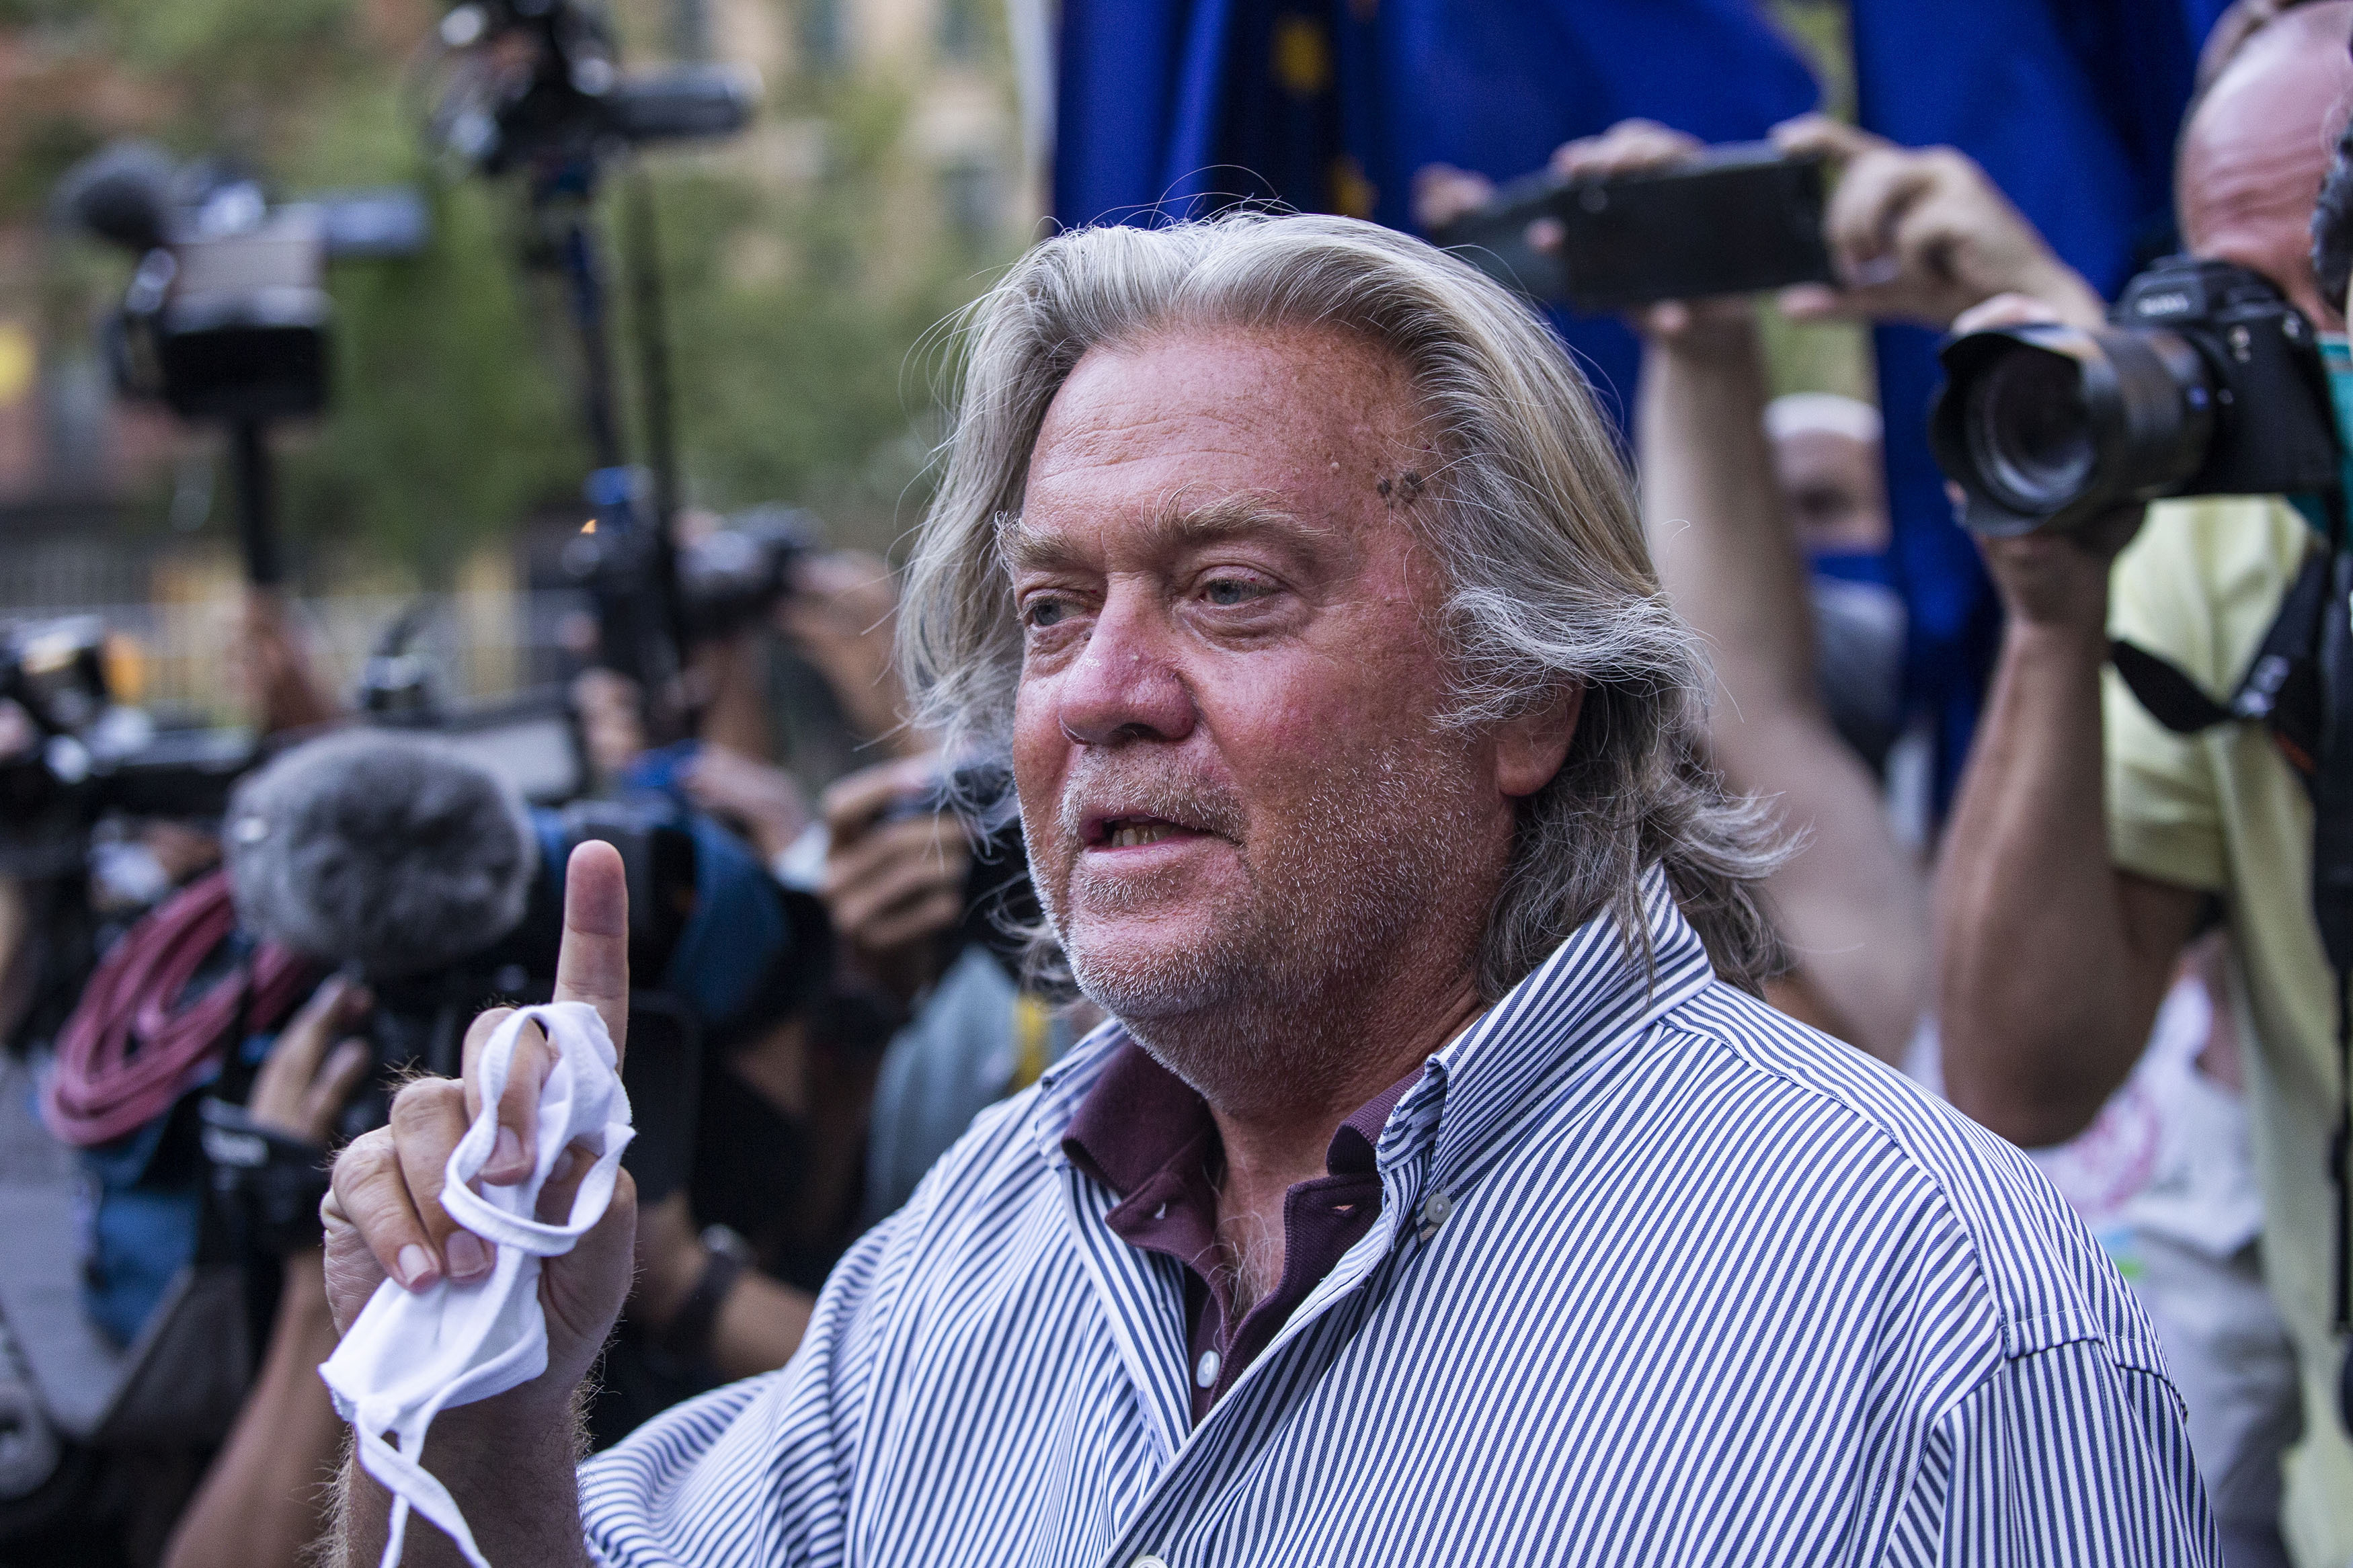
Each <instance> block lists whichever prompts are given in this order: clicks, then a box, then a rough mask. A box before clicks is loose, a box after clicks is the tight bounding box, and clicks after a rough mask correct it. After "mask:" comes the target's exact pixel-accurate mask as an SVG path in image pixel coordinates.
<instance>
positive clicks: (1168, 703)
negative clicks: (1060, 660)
mask: <svg viewBox="0 0 2353 1568" xmlns="http://www.w3.org/2000/svg"><path fill="white" fill-rule="evenodd" d="M1175 637H1176V631H1175V628H1174V627H1172V626H1169V624H1168V621H1167V617H1166V615H1165V614H1163V613H1161V611H1160V608H1159V606H1158V605H1155V604H1154V603H1153V602H1152V601H1151V598H1150V596H1149V595H1145V594H1142V593H1122V592H1118V591H1114V592H1113V594H1112V595H1110V596H1109V597H1107V598H1106V599H1105V601H1104V603H1103V609H1102V611H1101V613H1099V614H1098V615H1097V616H1096V617H1095V624H1094V626H1093V629H1092V631H1090V632H1089V634H1088V636H1087V644H1086V647H1084V648H1082V650H1081V651H1080V653H1079V657H1078V658H1076V659H1075V660H1073V661H1072V662H1071V664H1070V665H1069V666H1068V667H1067V668H1064V670H1063V671H1062V676H1061V679H1060V680H1059V681H1058V682H1057V683H1056V688H1057V689H1056V692H1055V709H1056V714H1055V716H1056V718H1058V719H1059V720H1060V721H1061V726H1062V732H1063V733H1064V734H1066V735H1068V736H1070V737H1071V739H1072V740H1074V741H1077V742H1081V743H1082V744H1084V745H1090V746H1108V745H1113V744H1116V743H1118V742H1123V741H1176V740H1182V739H1183V738H1184V737H1185V736H1186V735H1187V733H1188V732H1190V731H1191V730H1192V728H1193V719H1194V708H1193V693H1192V690H1191V689H1190V688H1189V687H1188V686H1187V684H1186V682H1185V679H1184V677H1183V675H1182V674H1181V673H1180V672H1179V670H1178V668H1177V666H1176V657H1175V655H1176V647H1175V646H1174V644H1175Z"/></svg>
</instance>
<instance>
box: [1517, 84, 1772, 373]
mask: <svg viewBox="0 0 2353 1568" xmlns="http://www.w3.org/2000/svg"><path fill="white" fill-rule="evenodd" d="M1706 150H1707V148H1706V143H1705V142H1702V141H1700V139H1699V138H1698V137H1696V136H1690V135H1686V134H1684V133H1683V132H1681V131H1675V130H1672V129H1670V128H1669V127H1667V126H1664V125H1662V124H1660V123H1659V122H1658V121H1654V120H1621V121H1619V122H1618V123H1617V124H1615V125H1613V126H1611V127H1610V128H1609V130H1607V131H1605V132H1602V133H1601V134H1600V135H1599V136H1586V137H1581V138H1579V139H1578V140H1577V141H1575V142H1563V143H1562V144H1561V145H1560V146H1559V147H1557V148H1556V149H1554V151H1553V155H1552V171H1553V173H1554V174H1557V175H1559V176H1560V177H1561V178H1562V179H1564V180H1609V179H1618V178H1622V177H1623V176H1625V175H1629V174H1647V173H1649V172H1651V171H1652V170H1656V169H1672V168H1673V167H1674V166H1675V165H1677V164H1679V163H1690V162H1691V161H1692V160H1693V159H1694V158H1696V157H1698V156H1699V155H1700V153H1704V152H1705V151H1706ZM1561 240H1562V233H1561V228H1560V225H1559V224H1558V223H1557V222H1556V221H1555V220H1553V219H1550V218H1539V219H1538V220H1537V221H1536V222H1535V223H1533V224H1531V225H1529V226H1528V243H1530V244H1531V245H1534V246H1535V247H1536V248H1538V249H1540V250H1557V249H1558V248H1560V244H1561ZM1628 319H1629V321H1630V322H1631V324H1632V325H1633V327H1634V330H1635V331H1639V332H1641V334H1642V335H1643V336H1644V337H1646V338H1648V339H1650V340H1651V342H1654V343H1656V344H1657V345H1659V346H1660V347H1662V348H1664V349H1667V350H1670V351H1671V352H1675V353H1685V354H1694V355H1699V356H1702V357H1710V358H1713V357H1717V356H1721V355H1728V354H1735V353H1743V352H1746V351H1748V350H1750V349H1751V348H1753V345H1754V342H1755V333H1754V328H1755V326H1756V321H1757V308H1756V306H1755V305H1754V304H1753V303H1752V302H1751V301H1750V300H1747V299H1746V298H1741V297H1736V296H1726V297H1720V298H1717V299H1712V300H1660V301H1658V302H1657V303H1655V304H1651V305H1646V306H1644V307H1642V308H1641V310H1636V311H1634V312H1632V313H1631V314H1630V317H1629V318H1628Z"/></svg>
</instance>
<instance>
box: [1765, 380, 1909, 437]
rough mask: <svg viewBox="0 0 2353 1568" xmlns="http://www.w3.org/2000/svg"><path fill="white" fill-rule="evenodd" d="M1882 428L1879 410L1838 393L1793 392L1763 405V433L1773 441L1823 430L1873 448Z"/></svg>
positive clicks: (1856, 398) (1858, 399) (1855, 398)
mask: <svg viewBox="0 0 2353 1568" xmlns="http://www.w3.org/2000/svg"><path fill="white" fill-rule="evenodd" d="M1881 428H1882V426H1881V421H1880V417H1879V410H1878V409H1876V408H1874V407H1873V406H1872V405H1870V404H1868V403H1865V402H1864V401H1862V399H1861V398H1859V397H1848V396H1846V395H1843V394H1841V393H1836V392H1792V393H1789V394H1788V395H1786V396H1782V397H1777V398H1775V399H1774V400H1773V401H1772V402H1770V403H1768V404H1767V405H1765V434H1766V435H1767V436H1768V437H1772V438H1773V439H1774V440H1776V441H1780V440H1785V439H1787V438H1788V437H1791V436H1796V435H1799V434H1801V433H1803V432H1805V431H1809V430H1822V431H1827V432H1829V433H1830V434H1831V435H1833V436H1843V437H1846V438H1847V439H1848V440H1850V441H1860V442H1862V443H1863V444H1864V445H1865V446H1873V447H1875V446H1877V445H1878V444H1879V440H1880V435H1881Z"/></svg>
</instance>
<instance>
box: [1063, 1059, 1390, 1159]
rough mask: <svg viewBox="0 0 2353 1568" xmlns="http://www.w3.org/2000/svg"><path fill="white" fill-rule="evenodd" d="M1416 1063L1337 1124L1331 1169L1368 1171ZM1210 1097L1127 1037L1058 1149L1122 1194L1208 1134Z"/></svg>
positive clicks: (1082, 1103)
mask: <svg viewBox="0 0 2353 1568" xmlns="http://www.w3.org/2000/svg"><path fill="white" fill-rule="evenodd" d="M1421 1071H1422V1069H1421V1068H1419V1067H1416V1068H1414V1069H1413V1071H1411V1072H1409V1073H1408V1074H1406V1075H1405V1077H1403V1078H1401V1079H1398V1080H1397V1082H1395V1083H1393V1084H1391V1085H1389V1086H1388V1088H1387V1089H1383V1090H1381V1092H1380V1093H1378V1094H1377V1095H1375V1096H1373V1098H1372V1099H1370V1100H1366V1102H1365V1103H1364V1104H1363V1105H1361V1106H1359V1107H1357V1108H1356V1114H1354V1115H1352V1116H1350V1117H1349V1118H1348V1119H1347V1120H1346V1121H1343V1122H1342V1123H1340V1126H1339V1128H1338V1130H1337V1131H1335V1132H1334V1133H1333V1134H1332V1143H1331V1147H1330V1148H1329V1150H1327V1151H1326V1152H1325V1154H1324V1168H1325V1169H1326V1170H1328V1171H1330V1172H1331V1173H1333V1174H1334V1175H1335V1176H1337V1175H1365V1176H1369V1175H1371V1174H1372V1173H1373V1172H1374V1171H1375V1170H1376V1169H1377V1163H1376V1160H1375V1154H1374V1151H1375V1146H1376V1145H1377V1143H1378V1142H1379V1140H1380V1136H1381V1129H1382V1128H1384V1127H1386V1126H1387V1125H1388V1120H1389V1112H1390V1111H1392V1110H1396V1109H1397V1102H1398V1100H1402V1099H1404V1098H1405V1095H1406V1091H1407V1090H1408V1089H1411V1088H1413V1086H1414V1085H1415V1084H1416V1083H1417V1082H1419V1080H1420V1078H1421ZM1214 1126H1215V1123H1214V1122H1213V1121H1212V1120H1211V1118H1210V1115H1209V1107H1208V1101H1206V1100H1203V1099H1202V1098H1201V1096H1200V1094H1199V1092H1198V1090H1196V1089H1194V1088H1193V1087H1192V1086H1191V1085H1189V1084H1187V1082H1186V1081H1185V1080H1184V1079H1180V1078H1178V1077H1177V1076H1176V1074H1175V1073H1173V1072H1171V1071H1169V1070H1168V1069H1167V1068H1166V1067H1163V1066H1162V1065H1161V1064H1160V1063H1159V1061H1158V1060H1156V1059H1155V1058H1154V1057H1153V1056H1152V1054H1151V1053H1150V1052H1148V1051H1146V1050H1145V1048H1144V1047H1142V1046H1140V1045H1138V1044H1136V1043H1135V1041H1134V1040H1133V1039H1128V1040H1126V1041H1124V1043H1123V1044H1122V1045H1121V1046H1120V1047H1119V1049H1118V1050H1116V1051H1115V1052H1113V1056H1112V1058H1111V1060H1110V1061H1109V1062H1108V1063H1107V1064H1106V1065H1105V1066H1104V1068H1103V1073H1102V1075H1101V1076H1100V1077H1099V1078H1097V1079H1095V1081H1094V1087H1093V1088H1092V1089H1089V1090H1087V1093H1086V1096H1085V1098H1084V1099H1083V1100H1081V1101H1080V1102H1079V1108H1078V1111H1077V1113H1076V1114H1075V1115H1073V1116H1072V1117H1071V1122H1070V1127H1069V1130H1068V1131H1065V1132H1064V1133H1063V1134H1062V1152H1063V1153H1065V1154H1066V1155H1068V1156H1069V1157H1070V1159H1071V1163H1073V1164H1075V1165H1077V1166H1078V1167H1079V1168H1080V1169H1081V1170H1082V1171H1085V1172H1087V1173H1089V1174H1091V1175H1092V1176H1093V1177H1094V1178H1095V1179H1096V1180H1097V1181H1099V1182H1101V1183H1103V1185H1105V1186H1107V1187H1109V1188H1110V1189H1111V1190H1112V1191H1113V1192H1114V1193H1117V1194H1119V1195H1120V1196H1121V1197H1123V1198H1124V1197H1127V1196H1128V1195H1130V1194H1133V1193H1134V1192H1136V1191H1137V1190H1138V1189H1139V1188H1141V1187H1142V1186H1143V1185H1144V1184H1145V1183H1146V1182H1148V1181H1150V1180H1151V1179H1152V1178H1153V1177H1154V1176H1155V1175H1157V1174H1159V1173H1161V1172H1162V1171H1164V1170H1166V1168H1167V1167H1168V1166H1169V1165H1170V1164H1171V1163H1173V1162H1175V1161H1176V1158H1177V1157H1178V1156H1179V1155H1181V1154H1183V1153H1184V1152H1186V1151H1187V1149H1189V1148H1190V1147H1191V1146H1192V1145H1194V1144H1195V1143H1197V1142H1200V1141H1201V1140H1202V1139H1203V1138H1204V1137H1206V1136H1208V1134H1209V1133H1210V1131H1212V1130H1213V1128H1214Z"/></svg>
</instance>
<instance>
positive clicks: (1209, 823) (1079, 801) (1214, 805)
mask: <svg viewBox="0 0 2353 1568" xmlns="http://www.w3.org/2000/svg"><path fill="white" fill-rule="evenodd" d="M1095 812H1108V813H1110V814H1112V815H1113V816H1156V817H1159V818H1160V819H1161V820H1162V821H1164V822H1174V823H1176V824H1179V825H1180V826H1186V827H1190V828H1193V829H1195V830H1197V831H1199V832H1203V833H1214V834H1217V835H1219V837H1226V838H1240V837H1241V833H1242V829H1243V828H1244V827H1245V826H1247V825H1248V823H1249V816H1248V814H1247V813H1246V812H1244V811H1243V809H1242V806H1241V803H1240V801H1238V800H1236V799H1235V798H1234V796H1233V795H1232V794H1231V793H1230V792H1229V791H1228V790H1226V789H1225V788H1224V787H1222V786H1221V785H1218V784H1210V783H1208V781H1206V780H1203V779H1198V778H1185V777H1173V778H1172V777H1170V776H1169V775H1168V774H1167V773H1162V772H1153V773H1145V772H1144V771H1142V770H1140V769H1137V768H1134V767H1132V766H1128V765H1124V764H1122V763H1113V762H1104V763H1094V764H1092V765H1089V764H1088V763H1086V762H1084V761H1082V762H1081V763H1080V764H1079V765H1078V766H1077V767H1075V768H1073V769H1072V770H1071V776H1070V777H1069V778H1068V779H1067V780H1065V781H1064V782H1063V784H1062V797H1061V799H1060V801H1059V802H1058V803H1056V806H1055V812H1054V825H1055V826H1056V827H1058V828H1059V829H1060V831H1061V833H1062V835H1063V837H1066V838H1076V837H1078V836H1079V832H1080V828H1081V826H1082V823H1083V821H1084V819H1085V818H1086V817H1087V816H1088V815H1089V814H1091V813H1095Z"/></svg>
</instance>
